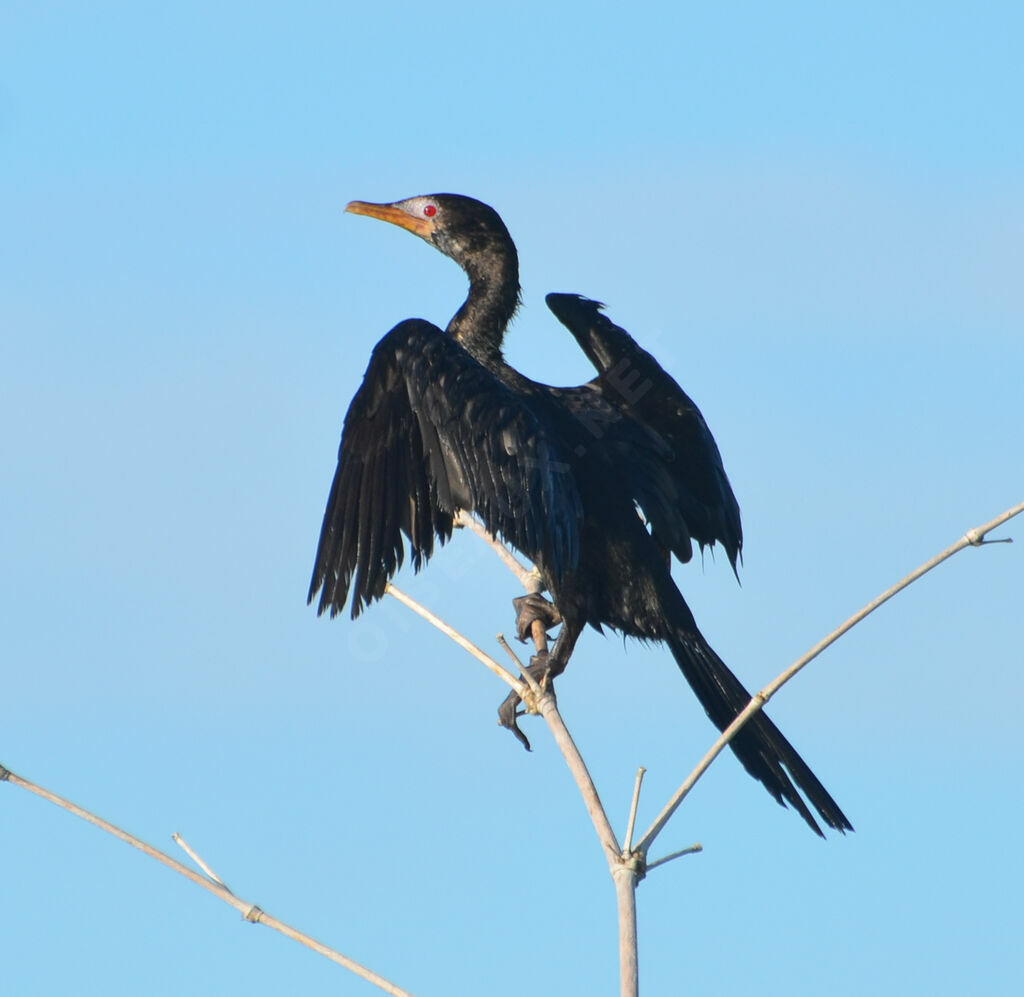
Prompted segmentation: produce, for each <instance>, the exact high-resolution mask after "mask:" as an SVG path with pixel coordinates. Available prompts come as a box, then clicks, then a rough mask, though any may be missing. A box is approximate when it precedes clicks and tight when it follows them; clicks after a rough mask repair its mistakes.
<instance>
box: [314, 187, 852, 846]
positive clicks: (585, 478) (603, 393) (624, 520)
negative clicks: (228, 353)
mask: <svg viewBox="0 0 1024 997" xmlns="http://www.w3.org/2000/svg"><path fill="white" fill-rule="evenodd" d="M346 210H348V211H350V212H353V213H355V214H362V215H368V216H370V217H372V218H378V219H381V220H383V221H388V222H392V223H393V224H396V225H399V226H400V227H402V228H404V229H407V230H408V231H410V232H412V233H414V234H415V235H418V236H420V237H421V238H423V239H424V240H426V241H427V242H429V243H430V244H431V245H432V246H434V247H435V248H436V249H438V250H440V251H441V252H442V253H444V254H445V255H447V256H450V257H451V258H452V259H454V260H455V262H456V263H458V264H459V266H460V267H462V269H463V270H464V271H465V273H466V275H467V276H468V278H469V285H470V286H469V294H468V296H467V298H466V300H465V302H464V303H463V304H462V306H461V307H460V308H459V310H458V311H457V312H456V313H455V315H454V317H453V318H452V320H451V321H450V322H449V323H448V327H447V329H446V330H444V331H442V330H441V329H439V328H438V327H437V326H435V325H432V324H431V323H429V322H426V321H424V320H422V319H407V320H406V321H404V322H400V323H399V324H398V325H396V326H395V327H394V328H393V329H392V330H391V331H390V332H389V333H388V334H387V335H386V336H385V337H384V338H383V339H382V340H381V341H380V342H379V343H378V344H377V346H376V347H375V348H374V350H373V353H372V355H371V357H370V363H369V366H368V367H367V369H366V374H365V376H364V378H363V382H362V385H361V386H360V388H359V390H358V391H357V392H356V395H355V397H354V398H353V400H352V403H351V405H350V407H349V410H348V413H347V415H346V416H345V423H344V428H343V431H342V437H341V446H340V449H339V453H338V467H337V471H336V473H335V476H334V482H333V484H332V487H331V492H330V496H329V498H328V501H327V509H326V512H325V513H324V520H323V527H322V530H321V534H320V543H319V546H318V549H317V554H316V563H315V566H314V569H313V578H312V582H311V584H310V589H309V601H310V602H312V601H313V599H314V597H315V596H316V594H317V592H318V591H319V593H320V600H319V606H318V612H319V613H323V612H324V611H325V610H329V611H330V613H331V615H332V616H334V615H335V614H336V613H338V612H339V611H340V610H342V609H343V608H344V605H345V603H346V601H347V598H348V596H349V593H350V591H351V596H352V610H351V612H352V616H353V618H354V617H356V616H358V615H359V613H360V611H361V610H362V608H363V607H364V606H365V605H367V604H368V603H370V602H372V601H373V600H375V599H378V598H380V597H381V596H382V595H383V594H384V591H385V586H386V584H387V582H388V580H389V579H390V578H391V577H392V576H393V575H394V573H395V572H396V571H397V570H398V567H399V566H400V565H401V563H402V560H403V555H404V548H405V541H404V540H403V534H404V537H405V539H406V540H407V541H408V544H409V551H410V555H411V560H412V563H413V566H414V568H416V569H419V568H420V567H421V566H422V565H423V564H424V563H425V562H426V561H427V559H428V558H429V557H430V556H431V554H432V553H433V550H434V543H435V540H437V541H440V542H441V543H444V542H445V541H446V540H448V539H449V538H450V536H451V534H452V528H453V515H454V513H455V512H456V511H457V510H459V509H464V510H466V511H467V512H471V513H473V514H475V515H476V516H477V517H479V519H480V520H481V521H482V522H483V523H484V525H485V527H486V528H487V529H488V530H489V531H490V533H491V534H492V535H495V536H500V537H501V538H502V539H503V540H505V541H506V542H507V543H509V544H511V545H512V546H513V547H514V548H516V549H517V550H519V551H520V552H521V553H522V554H523V555H525V556H526V557H527V558H529V560H530V561H531V562H533V564H535V565H536V566H537V568H538V570H539V571H540V574H541V577H542V579H543V581H544V585H545V587H546V589H547V590H548V591H549V592H550V594H551V596H552V599H553V600H554V607H555V609H556V610H557V614H559V615H560V618H561V622H562V628H561V630H560V631H559V634H558V637H557V639H556V640H555V643H554V645H553V647H552V649H551V653H550V655H549V656H548V658H547V660H546V662H545V667H546V669H547V671H548V673H549V674H550V676H551V677H552V678H554V677H555V676H557V675H559V674H561V672H562V671H563V670H564V669H565V667H566V664H567V663H568V660H569V657H570V656H571V654H572V651H573V648H574V646H575V644H576V640H577V639H578V637H579V635H580V633H581V631H582V630H583V627H584V626H585V625H586V624H588V623H589V624H590V625H591V626H593V627H594V628H596V629H598V630H601V628H602V627H603V626H609V627H611V628H612V629H614V630H617V631H619V632H621V633H623V634H625V635H628V636H630V637H638V638H640V639H643V640H653V641H661V642H664V643H666V644H667V645H668V646H669V649H670V650H671V651H672V655H673V657H674V658H675V659H676V662H677V664H678V666H679V668H680V670H681V671H682V673H683V675H684V676H685V678H686V679H687V681H688V682H689V683H690V686H691V687H692V688H693V691H694V692H695V693H696V695H697V698H698V699H699V700H700V703H701V705H702V706H703V707H704V709H705V711H706V712H707V714H708V716H709V717H710V719H711V720H712V722H713V723H714V724H715V726H716V727H718V729H719V730H724V729H725V727H726V726H728V724H729V723H731V721H732V720H733V718H734V717H735V716H736V714H737V713H738V712H739V711H740V710H742V709H743V708H744V707H745V706H746V705H747V703H748V702H749V700H750V694H749V693H748V692H747V690H746V689H745V688H744V687H743V685H742V683H741V682H740V681H739V679H737V678H736V676H735V675H733V673H732V672H731V671H730V670H729V668H728V667H727V666H726V664H725V663H724V662H723V661H722V660H721V659H720V658H719V657H718V655H717V654H715V652H714V651H713V650H712V649H711V647H710V646H709V645H708V643H707V641H706V640H705V639H704V637H703V635H702V634H701V633H700V631H699V630H698V629H697V624H696V622H695V621H694V618H693V614H692V613H691V612H690V608H689V606H687V604H686V601H685V600H684V598H683V596H682V594H681V593H680V592H679V589H678V588H677V587H676V585H675V583H674V581H673V580H672V575H671V573H670V565H669V558H668V557H667V556H666V553H667V552H668V551H671V552H672V553H674V554H675V555H676V556H677V557H678V558H679V559H680V560H683V561H686V560H689V558H690V557H691V555H692V546H691V540H696V541H697V542H698V544H700V545H701V546H702V547H703V546H704V545H710V544H713V543H714V542H715V541H718V542H719V543H721V544H722V545H723V547H724V548H725V550H726V553H727V555H728V557H729V560H730V562H731V563H732V565H733V568H734V570H735V566H736V558H737V556H738V555H739V553H740V549H741V545H742V533H741V529H740V517H739V507H738V505H737V504H736V499H735V497H734V495H733V493H732V488H731V487H730V485H729V482H728V479H727V478H726V475H725V471H724V469H723V467H722V461H721V457H720V455H719V452H718V448H717V446H716V445H715V442H714V440H713V438H712V436H711V433H710V431H709V430H708V428H707V426H706V424H705V422H704V420H703V418H702V417H701V415H700V412H699V411H698V410H697V407H696V406H695V405H694V404H693V402H692V401H691V400H690V399H689V398H688V397H687V396H686V394H685V393H684V392H683V391H682V389H681V388H680V387H679V386H678V385H677V384H676V382H675V381H674V380H673V379H672V378H671V377H670V376H669V375H668V374H667V373H666V372H665V371H664V370H663V369H662V368H661V366H660V365H659V364H658V363H657V361H656V360H654V358H653V357H651V356H650V354H648V353H646V351H644V350H642V349H641V348H640V347H639V346H638V345H637V344H636V343H635V341H634V340H633V339H632V337H630V336H629V334H628V333H626V332H625V331H624V330H622V329H620V328H618V327H617V326H615V325H613V324H612V323H611V322H610V321H609V320H608V319H607V318H606V317H605V316H604V315H603V314H601V311H600V307H601V306H599V305H598V304H597V303H596V302H593V301H589V300H588V299H585V298H581V297H579V296H577V295H549V296H548V299H547V300H548V304H549V306H550V307H551V309H552V310H553V311H554V312H555V314H556V315H557V316H558V318H559V319H560V320H561V321H562V322H563V323H564V324H565V325H566V326H567V327H568V328H569V330H570V331H571V332H572V333H573V335H574V336H575V337H576V338H577V340H578V342H579V343H580V345H581V347H582V348H583V350H584V351H585V352H586V353H587V355H588V357H589V358H590V360H591V362H592V363H593V364H594V366H595V367H596V368H597V370H598V376H597V377H596V378H595V379H594V380H592V381H590V382H588V383H587V384H584V385H581V386H579V387H575V388H554V387H549V386H548V385H544V384H539V383H537V382H535V381H531V380H530V379H528V378H526V377H525V376H523V375H522V374H521V373H519V372H518V371H517V370H515V369H514V368H513V367H511V366H509V365H508V364H507V363H506V362H505V360H504V358H503V357H502V353H501V346H502V341H503V338H504V334H505V330H506V327H507V325H508V323H509V320H510V319H511V318H512V315H513V313H514V312H515V310H516V308H517V307H518V304H519V264H518V256H517V253H516V249H515V245H514V243H513V242H512V239H511V237H510V236H509V234H508V230H507V229H506V228H505V225H504V223H503V222H502V220H501V218H500V217H499V216H498V214H497V212H495V211H494V209H493V208H491V207H489V206H488V205H486V204H483V203H481V202H480V201H476V200H473V199H472V198H468V197H463V196H460V195H455V194H433V195H426V196H420V197H412V198H408V199H406V200H402V201H397V202H394V203H392V204H370V203H367V202H363V201H353V202H351V203H350V204H349V205H348V206H347V208H346ZM524 611H525V612H526V613H527V614H528V615H527V616H526V617H525V618H524V617H523V615H522V614H521V615H520V620H519V621H518V625H519V628H520V631H521V632H522V631H523V630H524V629H525V628H526V627H528V625H529V622H530V619H532V618H533V616H531V615H529V614H530V613H532V614H534V616H536V615H541V616H543V609H542V605H541V601H540V600H533V601H532V603H531V605H530V607H528V608H527V609H526V610H524ZM516 702H517V700H516V698H515V697H514V696H512V697H509V699H508V700H506V702H505V703H504V704H503V706H502V709H501V710H500V711H499V715H500V717H501V719H502V723H504V724H505V725H506V726H509V727H511V728H513V729H516V728H515V723H516V720H515V705H516ZM516 730H517V729H516ZM517 733H518V730H517ZM524 740H525V739H524ZM730 746H731V748H732V750H733V751H734V753H735V754H736V756H737V757H738V758H739V760H740V761H741V763H742V764H743V766H744V768H746V770H747V771H748V772H749V773H750V774H751V775H752V776H753V777H754V778H756V779H758V780H759V781H760V782H761V783H763V785H764V786H765V788H766V789H767V790H768V792H769V793H771V795H772V796H774V797H775V799H776V800H777V801H778V802H779V803H780V804H784V803H789V804H790V805H791V806H792V807H793V808H794V809H795V810H797V812H798V813H800V815H801V816H802V817H803V818H804V820H805V821H806V822H807V823H808V825H810V827H811V828H812V829H813V830H814V831H815V832H817V833H818V834H821V830H820V828H819V827H818V824H817V822H816V821H815V818H814V817H813V816H812V814H811V812H810V809H809V808H808V807H807V804H806V803H805V802H804V800H803V798H802V797H801V796H800V794H799V793H798V792H797V787H799V789H800V790H801V791H802V792H803V793H804V794H805V795H806V797H807V799H808V800H809V801H810V803H811V804H812V805H813V806H814V808H815V809H816V810H817V812H818V814H819V815H820V817H821V819H822V820H823V821H824V822H825V823H826V824H827V825H828V826H829V827H832V828H835V829H837V830H839V831H845V830H852V826H851V824H850V822H849V821H848V820H847V818H846V816H845V815H844V814H843V812H842V810H840V808H839V806H838V805H837V804H836V802H835V801H834V800H833V799H832V797H831V796H830V795H829V793H828V791H827V790H826V789H825V788H824V786H822V784H821V783H820V782H819V781H818V779H817V778H816V777H815V775H814V773H813V772H811V770H810V769H809V768H808V766H807V765H806V764H805V763H804V761H803V759H801V758H800V756H799V755H798V754H797V752H796V750H795V749H794V748H793V747H792V745H790V743H789V742H788V741H787V740H786V738H785V737H784V736H783V735H782V733H781V732H780V731H779V729H778V728H777V727H776V726H775V725H774V724H773V723H772V721H771V720H770V719H769V718H768V717H767V716H766V715H765V714H764V712H763V711H762V712H760V713H757V714H755V715H754V717H753V718H752V719H751V720H750V721H749V722H748V723H747V725H746V726H745V727H744V728H743V729H742V730H741V731H740V732H739V734H738V735H737V737H736V738H735V739H734V740H733V741H732V743H731V745H730ZM794 783H795V786H794Z"/></svg>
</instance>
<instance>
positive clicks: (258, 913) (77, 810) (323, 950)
mask: <svg viewBox="0 0 1024 997" xmlns="http://www.w3.org/2000/svg"><path fill="white" fill-rule="evenodd" d="M4 781H6V782H10V783H11V784H13V785H15V786H20V787H21V788H22V789H27V790H28V791H29V792H30V793H35V795H36V796H41V797H42V798H43V799H44V800H49V801H50V802H51V803H53V804H55V805H56V806H58V807H61V808H62V809H64V810H67V811H68V812H69V813H72V814H74V815H75V816H76V817H81V819H82V820H84V821H88V822H89V823H90V824H94V825H95V826H96V827H98V828H100V829H101V830H103V831H106V832H107V833H108V834H112V835H113V836H114V837H115V838H119V839H120V840H121V841H123V842H125V843H126V844H129V845H131V846H132V847H133V848H137V849H138V850H139V851H140V852H143V853H145V854H146V855H148V856H149V857H150V858H153V859H156V860H157V862H160V863H162V864H163V865H165V866H167V867H168V868H169V869H173V870H174V871H175V872H176V873H178V874H179V875H182V876H184V877H185V878H186V879H190V880H192V882H193V883H195V884H196V885H197V886H201V887H202V888H203V889H204V890H207V891H208V892H209V893H212V894H213V895H214V896H215V897H217V898H218V899H219V900H223V901H224V903H226V904H230V905H231V906H232V907H234V908H235V910H237V911H238V912H239V913H240V914H241V915H242V917H244V918H245V919H246V920H247V921H251V922H252V923H253V924H265V925H266V926H267V927H268V928H273V929H274V930H275V931H278V932H280V933H281V934H282V935H284V936H286V937H287V938H291V939H292V940H293V941H296V942H299V943H300V944H302V945H305V946H306V947H307V948H310V949H312V950H313V951H314V952H318V953H319V954H320V955H322V956H324V957H325V958H326V959H330V960H331V962H335V963H337V964H338V965H339V966H343V967H344V968H345V969H347V970H350V971H351V972H353V973H355V974H356V975H357V976H360V977H362V978H363V979H364V980H366V981H367V982H368V983H372V984H373V985H374V986H375V987H379V988H380V989H381V990H383V991H384V992H385V993H388V994H391V995H392V997H412V994H410V993H409V992H408V991H407V990H403V989H402V988H401V987H398V986H395V984H394V983H391V982H390V981H389V980H385V979H384V977H383V976H378V975H377V974H376V973H374V972H373V971H372V970H369V969H367V968H366V967H365V966H361V965H360V964H359V963H358V962H354V961H353V960H352V959H349V958H348V956H344V955H342V954H341V953H340V952H336V951H335V950H334V949H332V948H328V946H326V945H324V944H323V943H322V942H318V941H317V940H316V939H315V938H311V937H310V936H309V935H307V934H304V933H303V932H301V931H297V930H296V929H295V928H293V927H291V925H288V924H285V922H284V921H279V920H278V919H277V918H276V917H272V916H271V915H270V914H268V913H267V912H266V911H264V910H261V909H260V908H259V907H257V906H256V905H255V904H251V903H249V902H248V901H246V900H242V899H240V898H239V897H236V896H235V895H234V894H233V893H232V892H231V891H230V890H229V889H228V888H227V887H226V886H224V885H223V884H222V883H221V882H220V881H219V880H215V879H212V878H211V879H207V878H206V877H205V876H201V875H200V874H199V873H198V872H195V871H194V870H192V869H190V868H189V867H188V866H186V865H182V864H181V863H180V862H178V861H177V860H176V859H172V858H171V856H170V855H167V854H165V853H164V852H162V851H160V850H159V849H157V848H154V847H153V846H152V845H148V844H146V842H145V841H142V840H141V839H140V838H136V837H135V836H134V835H131V834H129V833H128V832H127V831H123V830H121V828H119V827H117V826H116V825H114V824H111V823H109V822H108V821H105V820H104V819H103V818H102V817H97V816H96V814H94V813H90V812H89V811H88V810H84V809H83V808H82V807H79V806H76V805H75V804H74V803H72V802H71V801H70V800H66V799H64V798H63V797H62V796H57V794H56V793H51V792H50V791H49V790H48V789H43V787H42V786H38V785H36V784H35V783H34V782H30V781H29V780H28V779H23V778H22V777H21V776H19V775H15V774H14V773H13V772H11V771H10V769H7V768H5V767H4V766H3V765H0V782H4Z"/></svg>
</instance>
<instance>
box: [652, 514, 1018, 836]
mask: <svg viewBox="0 0 1024 997" xmlns="http://www.w3.org/2000/svg"><path fill="white" fill-rule="evenodd" d="M1022 512H1024V502H1020V503H1019V504H1017V505H1015V506H1012V507H1011V508H1009V509H1007V510H1006V512H1003V513H1000V515H998V516H996V517H995V519H991V520H989V521H988V522H987V523H984V524H983V525H981V526H976V527H974V528H973V529H971V530H968V531H967V532H966V533H965V534H964V535H963V536H962V537H961V538H960V539H959V540H957V541H956V543H954V544H951V545H950V546H949V547H947V548H946V549H945V550H943V551H940V552H939V553H938V554H936V555H935V556H934V557H932V558H930V559H929V560H927V561H925V562H924V564H922V565H921V566H920V567H918V568H915V569H914V570H913V571H912V572H910V574H909V575H907V576H906V577H905V578H904V579H902V580H901V581H899V582H897V583H896V584H895V585H893V586H892V587H891V588H888V589H886V590H885V591H884V592H883V593H882V594H881V595H879V596H877V597H876V598H874V599H872V600H871V602H869V603H868V604H867V605H866V606H865V607H864V608H863V609H861V610H859V611H858V612H856V613H854V614H853V616H851V617H850V618H849V619H848V620H847V621H846V622H845V623H843V624H842V625H841V626H839V627H837V628H836V629H835V630H833V631H832V633H830V634H829V635H828V636H827V637H825V638H824V639H823V640H820V641H819V642H818V643H817V644H815V645H814V647H812V648H811V649H810V650H809V651H808V652H807V653H806V654H804V655H803V656H802V657H800V658H797V660H796V661H794V662H793V664H792V665H790V666H789V667H788V668H787V669H786V670H785V671H784V672H782V673H781V674H779V675H778V676H776V678H775V679H773V680H772V681H771V682H769V683H768V685H766V686H765V687H764V688H763V689H762V690H761V691H760V692H758V693H757V694H756V695H755V696H754V697H753V698H752V699H751V700H750V702H749V703H748V704H747V705H746V707H744V709H743V710H742V711H741V712H740V713H739V714H738V715H737V717H736V719H735V720H733V722H732V723H731V724H729V726H728V727H726V729H725V730H724V731H723V732H722V734H721V736H720V737H719V738H718V740H717V741H715V743H714V744H713V745H712V746H711V748H710V749H709V750H708V752H707V754H706V755H704V757H703V758H702V759H701V760H700V762H699V763H698V765H697V767H696V768H695V769H694V770H693V771H692V772H691V773H690V774H689V775H688V776H687V777H686V779H685V781H684V782H683V784H682V785H681V786H680V787H679V788H678V789H677V790H676V791H675V793H674V794H673V796H672V798H671V799H670V800H669V801H668V803H666V804H665V807H664V809H663V810H662V811H661V813H660V814H659V815H658V816H657V818H656V819H655V821H654V823H653V824H651V826H650V827H649V828H648V829H647V831H646V832H645V834H644V836H643V837H642V838H641V839H640V843H639V844H638V845H637V851H642V852H644V853H646V852H647V851H648V850H649V849H650V847H651V844H652V842H653V841H654V839H655V838H656V837H657V836H658V835H659V834H660V833H661V831H662V829H663V828H664V827H665V825H666V824H667V823H668V820H669V818H670V817H671V816H672V814H674V813H675V812H676V810H677V809H678V807H679V804H680V803H682V802H683V800H684V799H686V796H687V794H688V793H689V792H690V790H691V789H692V788H693V787H694V785H695V784H696V782H697V780H698V779H699V778H700V777H701V776H702V775H703V774H704V773H705V772H706V771H707V769H708V767H709V766H710V765H711V763H712V762H713V761H714V760H715V758H717V757H718V755H719V754H720V753H721V752H722V750H723V749H724V748H725V746H726V745H727V744H728V743H729V742H730V741H731V740H732V739H733V738H734V737H735V736H736V734H737V732H738V731H739V730H740V729H741V728H742V727H743V725H744V724H745V723H746V722H747V721H748V720H749V719H750V718H751V717H752V716H753V715H754V714H755V713H757V712H758V710H760V709H762V708H763V707H764V704H765V703H767V702H768V700H769V699H771V698H772V696H774V695H775V693H776V692H778V691H779V689H781V688H782V687H783V686H784V685H785V684H786V683H787V682H788V681H789V680H790V679H791V678H793V676H794V675H796V674H797V673H798V672H799V671H800V670H801V669H802V668H804V667H805V666H806V665H808V664H809V663H810V662H811V661H813V660H814V659H815V658H816V657H817V656H818V655H819V654H821V652H822V651H824V650H825V648H827V647H828V646H829V645H830V644H834V643H835V642H836V641H837V640H838V639H839V638H840V637H842V636H843V634H845V633H846V632H847V631H848V630H850V629H852V628H853V627H855V626H856V625H857V624H858V623H860V621H861V620H863V619H864V618H865V617H866V616H869V615H870V614H871V613H873V612H874V611H875V610H876V609H878V607H879V606H881V605H882V604H883V603H885V602H888V601H889V600H890V599H891V598H892V597H893V596H894V595H896V594H897V593H898V592H902V591H903V589H905V588H906V587H907V586H908V585H912V584H913V583H914V582H916V581H917V580H918V578H920V577H921V576H922V575H924V574H927V573H928V572H929V571H931V570H932V568H935V567H937V566H938V565H940V564H941V563H942V562H943V561H945V560H947V559H948V558H950V557H952V556H953V555H954V554H956V553H958V552H959V551H961V550H963V549H964V548H965V547H980V546H981V545H982V544H984V543H986V542H988V541H986V540H985V535H986V534H987V533H989V532H991V531H992V530H994V529H996V527H998V526H1002V524H1003V523H1005V522H1006V521H1007V520H1008V519H1012V518H1013V517H1014V516H1017V515H1019V514H1020V513H1022Z"/></svg>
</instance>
